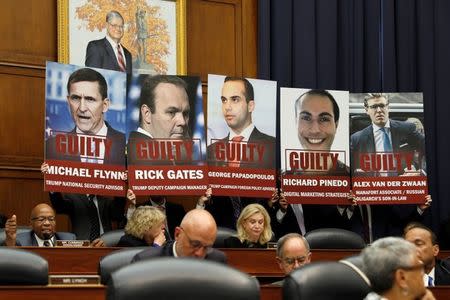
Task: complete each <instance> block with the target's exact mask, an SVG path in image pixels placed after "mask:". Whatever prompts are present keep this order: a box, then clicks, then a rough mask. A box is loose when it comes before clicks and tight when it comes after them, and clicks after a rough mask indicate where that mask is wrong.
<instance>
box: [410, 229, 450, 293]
mask: <svg viewBox="0 0 450 300" xmlns="http://www.w3.org/2000/svg"><path fill="white" fill-rule="evenodd" d="M404 232H405V236H404V237H405V239H406V240H407V241H410V242H411V243H413V244H414V245H416V247H417V250H418V251H419V257H420V259H421V260H422V261H423V263H424V269H425V274H423V282H424V284H425V286H436V285H449V284H450V262H448V261H447V260H440V259H439V258H437V255H438V254H439V243H438V241H437V238H436V235H435V234H434V232H433V231H431V229H430V228H428V227H427V226H425V225H423V224H421V223H418V222H412V223H409V224H408V225H406V227H405V231H404Z"/></svg>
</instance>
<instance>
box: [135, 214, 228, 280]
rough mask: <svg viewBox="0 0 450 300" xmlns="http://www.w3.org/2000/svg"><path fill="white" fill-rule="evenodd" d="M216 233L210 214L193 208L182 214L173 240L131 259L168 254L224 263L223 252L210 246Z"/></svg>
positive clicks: (139, 259) (140, 259)
mask: <svg viewBox="0 0 450 300" xmlns="http://www.w3.org/2000/svg"><path fill="white" fill-rule="evenodd" d="M216 235H217V226H216V222H215V221H214V218H213V217H212V216H211V214H210V213H209V212H207V211H205V210H201V209H193V210H191V211H189V212H188V213H187V214H186V216H184V218H183V220H182V221H181V224H180V226H178V227H176V228H175V241H173V242H168V243H166V244H165V245H164V246H163V247H161V248H149V249H147V250H144V251H142V252H139V253H138V254H136V255H135V256H134V258H133V260H132V261H133V262H136V261H142V260H147V259H152V258H156V257H164V256H169V257H192V258H197V259H207V260H212V261H216V262H219V263H224V264H226V256H225V254H224V253H223V252H222V251H219V250H216V249H213V248H212V246H213V245H214V241H215V240H216ZM193 271H194V270H193Z"/></svg>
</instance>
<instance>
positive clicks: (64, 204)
mask: <svg viewBox="0 0 450 300" xmlns="http://www.w3.org/2000/svg"><path fill="white" fill-rule="evenodd" d="M67 93H68V95H67V102H68V106H69V112H70V115H71V117H72V119H73V121H74V123H75V127H74V128H73V130H72V131H71V132H69V133H56V134H54V135H53V136H52V137H50V138H48V139H47V142H46V159H48V160H52V159H53V160H66V161H67V160H69V161H78V162H83V163H96V164H105V165H116V166H125V135H124V134H123V133H121V132H119V131H117V130H115V129H114V128H112V127H111V126H110V125H109V124H108V122H106V121H105V113H106V112H107V111H108V109H109V107H110V99H108V86H107V83H106V80H105V78H104V77H103V75H102V74H100V73H99V72H97V71H95V70H93V69H89V68H82V69H78V70H76V71H75V72H73V73H72V74H71V75H70V76H69V79H68V82H67ZM70 145H72V146H73V147H74V148H72V147H71V146H70ZM75 148H77V149H76V150H77V151H73V150H74V149H75ZM48 170H49V164H48V163H43V164H42V166H41V171H42V172H43V173H47V172H48ZM50 201H51V203H52V206H53V208H54V209H55V210H56V212H57V213H62V214H67V215H69V217H70V220H71V224H72V230H73V232H74V233H75V234H76V236H77V238H78V239H86V240H87V239H89V240H91V241H92V240H94V239H96V238H98V237H99V236H100V235H101V234H103V233H104V232H107V231H109V230H112V228H113V222H114V221H116V222H117V223H118V224H121V223H122V222H123V220H124V205H125V198H123V197H110V196H101V195H88V194H71V193H55V192H50Z"/></svg>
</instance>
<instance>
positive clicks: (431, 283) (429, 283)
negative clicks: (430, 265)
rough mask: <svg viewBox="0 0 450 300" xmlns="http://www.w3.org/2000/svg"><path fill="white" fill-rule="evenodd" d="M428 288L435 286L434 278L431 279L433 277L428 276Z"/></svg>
mask: <svg viewBox="0 0 450 300" xmlns="http://www.w3.org/2000/svg"><path fill="white" fill-rule="evenodd" d="M428 286H434V284H433V277H431V276H428Z"/></svg>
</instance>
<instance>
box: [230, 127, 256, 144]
mask: <svg viewBox="0 0 450 300" xmlns="http://www.w3.org/2000/svg"><path fill="white" fill-rule="evenodd" d="M254 128H255V125H253V123H251V124H250V125H248V126H247V128H245V129H244V130H242V132H241V133H239V134H237V133H235V132H234V131H233V130H230V136H229V140H230V141H231V140H232V139H233V138H234V137H235V136H242V137H244V139H243V141H248V140H249V139H250V135H251V134H252V131H253V129H254Z"/></svg>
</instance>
